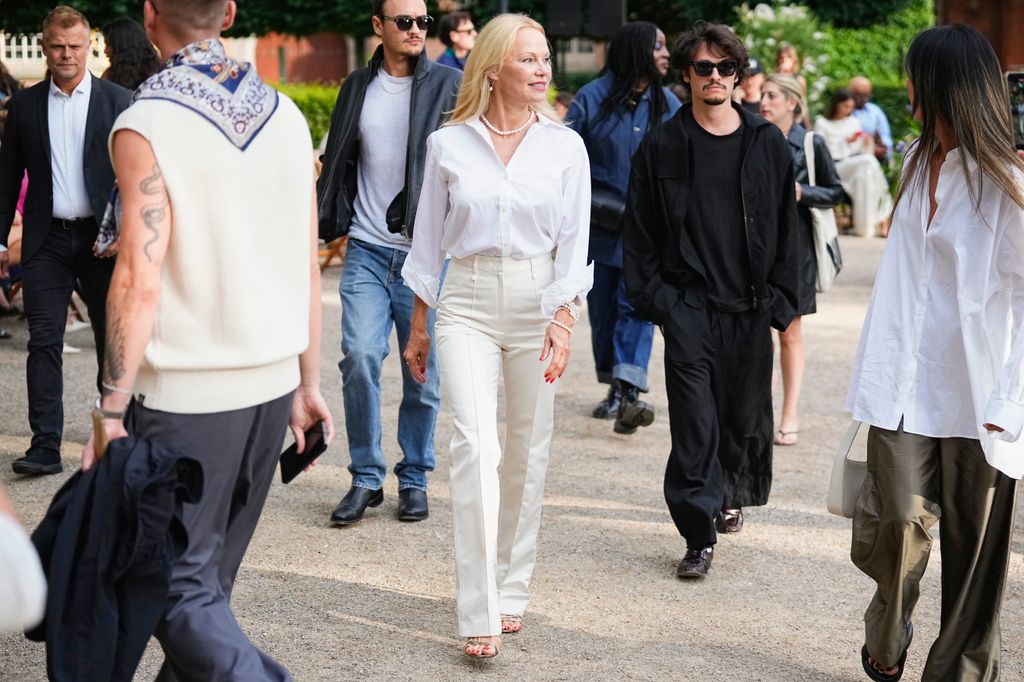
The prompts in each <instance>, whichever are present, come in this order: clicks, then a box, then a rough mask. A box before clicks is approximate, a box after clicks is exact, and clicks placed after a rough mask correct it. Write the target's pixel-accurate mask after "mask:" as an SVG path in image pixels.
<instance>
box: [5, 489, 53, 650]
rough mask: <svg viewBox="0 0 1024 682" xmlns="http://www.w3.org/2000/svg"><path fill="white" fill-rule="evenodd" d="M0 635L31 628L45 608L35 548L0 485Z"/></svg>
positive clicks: (42, 583)
mask: <svg viewBox="0 0 1024 682" xmlns="http://www.w3.org/2000/svg"><path fill="white" fill-rule="evenodd" d="M0 576H3V579H2V580H0V633H2V632H15V631H18V630H25V629H29V628H34V627H35V626H36V625H39V623H40V621H42V620H43V615H44V612H45V609H46V576H45V575H43V567H42V565H41V564H40V563H39V555H38V554H36V548H35V547H34V546H33V545H32V542H31V541H30V540H29V539H28V535H26V534H25V530H24V529H23V528H22V527H21V524H20V523H18V519H17V517H16V516H15V514H14V506H13V505H12V504H11V501H10V500H9V499H8V498H7V493H6V491H5V490H4V488H3V484H0Z"/></svg>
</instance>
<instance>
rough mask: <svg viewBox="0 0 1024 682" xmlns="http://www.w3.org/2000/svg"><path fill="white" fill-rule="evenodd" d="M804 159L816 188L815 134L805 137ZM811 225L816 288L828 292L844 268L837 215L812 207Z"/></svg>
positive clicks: (830, 211)
mask: <svg viewBox="0 0 1024 682" xmlns="http://www.w3.org/2000/svg"><path fill="white" fill-rule="evenodd" d="M804 158H805V159H806V161H807V179H808V181H809V182H808V184H810V185H811V186H812V187H813V186H814V184H815V182H814V166H815V164H814V133H812V132H808V133H807V135H806V136H804ZM810 211H811V223H812V225H813V227H814V256H815V260H817V262H818V280H817V282H816V283H815V288H816V289H817V290H818V291H822V292H824V291H828V290H829V289H831V288H832V282H834V281H835V278H836V275H838V274H839V271H840V270H841V269H842V268H843V256H842V254H840V253H839V229H838V228H837V227H836V213H835V211H834V210H832V209H831V208H814V207H811V209H810Z"/></svg>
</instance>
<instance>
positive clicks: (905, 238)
mask: <svg viewBox="0 0 1024 682" xmlns="http://www.w3.org/2000/svg"><path fill="white" fill-rule="evenodd" d="M909 158H910V155H908V159H909ZM961 159H963V160H964V161H966V163H967V167H968V169H969V172H970V176H971V178H972V181H975V180H974V178H975V173H976V172H977V165H976V164H975V162H974V160H973V159H972V158H970V157H969V156H967V155H966V153H965V152H963V151H961V150H960V149H954V150H952V151H950V152H949V153H948V154H947V156H946V160H945V161H944V163H943V164H942V167H941V169H940V171H939V179H938V184H937V186H936V190H935V199H936V202H937V204H938V208H937V210H936V212H935V215H934V217H933V218H932V222H931V226H930V227H929V225H928V214H929V211H930V206H929V198H928V178H927V171H925V177H924V178H923V182H921V183H919V184H916V185H914V186H913V187H911V188H908V190H907V193H906V194H905V195H904V197H903V199H902V200H901V201H900V205H899V206H898V207H897V210H896V215H895V216H894V220H893V226H892V229H891V230H890V232H889V239H888V242H887V244H886V247H885V252H884V254H883V256H882V262H881V265H880V266H879V271H878V276H877V278H876V279H875V287H874V291H873V292H872V295H871V304H870V306H869V307H868V312H867V317H866V319H865V321H864V328H863V330H862V331H861V338H860V344H859V347H858V350H857V359H856V362H855V364H854V370H853V376H852V378H851V380H850V388H849V393H848V395H847V401H846V409H847V410H849V411H851V412H852V413H853V417H854V419H857V420H859V421H863V422H867V423H868V424H873V425H875V426H878V427H881V428H884V429H889V430H895V429H896V428H898V426H899V422H900V419H903V428H904V430H905V431H907V432H908V433H914V434H919V435H922V436H931V437H937V438H948V437H963V438H974V439H980V440H981V445H982V449H983V450H984V451H985V456H986V458H987V460H988V462H989V464H991V465H992V466H994V467H996V468H997V469H999V470H1001V471H1003V472H1004V473H1006V474H1007V475H1009V476H1012V477H1014V478H1018V479H1019V478H1021V477H1022V476H1024V440H1021V439H1020V435H1021V430H1022V427H1024V333H1022V331H1024V330H1022V322H1024V209H1021V207H1020V206H1018V205H1017V204H1015V203H1014V202H1013V200H1012V199H1010V197H1008V196H1007V195H1006V194H1005V193H1003V192H1002V191H1001V190H1000V189H999V187H998V186H997V185H995V184H994V183H993V182H991V181H990V180H989V179H988V178H984V179H983V184H982V189H981V205H980V209H975V204H974V199H973V198H972V197H971V195H970V194H969V192H968V186H967V182H966V181H965V178H964V173H963V168H962V166H961ZM1017 181H1018V183H1019V184H1021V185H1022V186H1024V174H1020V173H1018V174H1017ZM975 182H976V181H975ZM985 423H990V424H994V425H996V426H999V427H1002V428H1003V429H1005V430H1004V431H1003V432H1002V433H989V432H988V430H987V429H985V428H984V427H983V426H982V425H983V424H985Z"/></svg>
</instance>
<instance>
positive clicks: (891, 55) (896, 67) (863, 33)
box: [823, 0, 935, 113]
mask: <svg viewBox="0 0 1024 682" xmlns="http://www.w3.org/2000/svg"><path fill="white" fill-rule="evenodd" d="M934 25H935V6H934V3H933V1H932V0H913V2H911V3H910V4H909V5H908V6H907V7H906V9H904V10H903V11H901V12H898V13H896V14H893V15H892V16H891V17H890V18H889V19H888V20H887V21H885V22H883V23H879V24H876V25H874V26H869V27H867V28H833V29H830V30H829V31H828V32H827V34H828V38H827V39H826V40H825V41H824V43H823V47H824V51H825V54H826V55H828V61H827V62H826V68H825V71H826V73H827V74H828V76H829V77H831V78H832V79H833V80H835V81H838V82H841V83H846V82H848V81H849V80H850V78H852V77H854V76H857V75H861V76H867V77H868V78H870V79H871V81H872V82H873V83H902V82H903V81H904V80H905V79H904V75H903V57H904V55H906V53H907V48H908V47H909V46H910V41H911V40H913V38H914V36H915V35H917V34H918V33H919V32H921V31H923V30H924V29H926V28H929V27H931V26H934ZM886 113H888V112H886Z"/></svg>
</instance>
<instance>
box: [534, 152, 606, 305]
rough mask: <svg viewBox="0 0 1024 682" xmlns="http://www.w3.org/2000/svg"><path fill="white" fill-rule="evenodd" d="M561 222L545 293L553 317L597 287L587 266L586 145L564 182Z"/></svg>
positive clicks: (566, 174) (588, 214) (575, 158)
mask: <svg viewBox="0 0 1024 682" xmlns="http://www.w3.org/2000/svg"><path fill="white" fill-rule="evenodd" d="M562 188H563V189H562V192H563V193H562V220H561V224H560V226H559V230H558V235H557V237H556V244H557V246H556V249H555V281H554V282H552V283H551V284H549V285H548V286H547V288H546V289H544V293H543V295H542V296H541V308H542V309H543V311H544V314H546V315H553V314H554V313H555V311H556V310H557V309H558V307H559V306H560V305H562V304H564V303H568V302H569V301H576V300H577V299H579V300H582V299H583V297H584V296H586V295H587V292H588V291H590V288H591V286H593V284H594V266H593V265H592V264H590V265H588V264H587V249H588V248H589V244H590V161H589V159H588V157H587V150H586V148H585V147H584V146H583V141H582V140H579V144H578V145H577V148H576V150H575V154H574V156H573V159H572V162H571V163H570V165H569V166H568V168H567V169H566V171H565V173H564V174H563V179H562Z"/></svg>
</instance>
